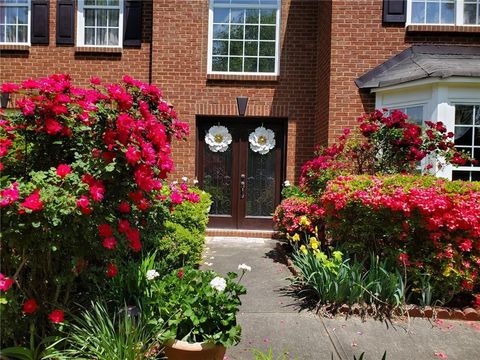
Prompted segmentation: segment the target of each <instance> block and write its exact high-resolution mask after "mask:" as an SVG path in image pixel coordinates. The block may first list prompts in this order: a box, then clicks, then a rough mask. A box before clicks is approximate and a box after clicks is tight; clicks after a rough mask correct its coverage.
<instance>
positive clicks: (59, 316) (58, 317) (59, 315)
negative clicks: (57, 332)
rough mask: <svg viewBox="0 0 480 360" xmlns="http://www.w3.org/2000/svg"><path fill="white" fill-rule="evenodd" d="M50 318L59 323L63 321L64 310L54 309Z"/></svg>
mask: <svg viewBox="0 0 480 360" xmlns="http://www.w3.org/2000/svg"><path fill="white" fill-rule="evenodd" d="M48 318H49V319H50V321H51V322H52V323H54V324H58V323H61V322H63V318H64V312H63V310H58V309H56V310H53V311H52V312H51V313H50V314H49V315H48Z"/></svg>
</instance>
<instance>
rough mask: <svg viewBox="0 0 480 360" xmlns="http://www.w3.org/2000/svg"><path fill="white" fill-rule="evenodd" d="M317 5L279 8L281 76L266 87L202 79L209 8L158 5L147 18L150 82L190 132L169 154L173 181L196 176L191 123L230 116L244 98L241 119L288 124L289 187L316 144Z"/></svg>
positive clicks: (304, 1)
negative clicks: (200, 118) (205, 117)
mask: <svg viewBox="0 0 480 360" xmlns="http://www.w3.org/2000/svg"><path fill="white" fill-rule="evenodd" d="M317 6H318V2H317V1H309V0H293V1H290V0H284V1H283V2H282V31H281V58H280V76H279V77H278V79H273V81H271V80H272V79H270V81H255V80H252V79H251V78H250V79H244V80H238V79H237V80H233V79H229V80H219V79H218V77H217V79H215V80H213V79H208V78H207V47H208V1H207V0H176V1H171V0H158V1H155V2H154V9H153V18H154V19H158V18H161V19H162V21H158V22H157V21H156V22H154V29H153V81H154V83H157V84H161V86H162V87H163V90H164V94H165V95H166V97H167V98H168V99H169V100H171V101H172V102H173V105H174V106H175V109H176V110H177V112H178V114H179V115H180V117H181V118H182V119H183V120H185V121H187V122H188V123H189V124H190V126H191V130H192V131H191V135H190V138H189V141H188V143H186V144H181V145H177V146H175V148H174V154H175V160H176V164H177V169H178V171H177V174H178V176H182V175H186V176H192V175H193V174H194V173H195V162H194V161H193V159H194V157H195V136H196V134H195V119H196V115H210V114H212V115H213V114H215V115H236V114H237V110H236V97H237V96H248V97H249V103H248V109H247V116H263V115H272V116H280V117H288V119H289V125H288V144H287V151H288V155H287V178H288V179H293V178H294V174H298V170H299V167H300V166H301V164H302V163H303V162H304V161H305V160H307V159H308V158H309V157H310V156H311V154H312V149H313V144H314V131H313V129H314V121H315V102H316V98H315V94H316V82H315V73H316V66H317V65H316V56H317V53H316V26H317Z"/></svg>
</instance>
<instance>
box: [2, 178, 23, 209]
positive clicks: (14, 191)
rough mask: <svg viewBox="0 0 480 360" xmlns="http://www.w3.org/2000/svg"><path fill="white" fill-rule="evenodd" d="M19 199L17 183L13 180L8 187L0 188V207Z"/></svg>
mask: <svg viewBox="0 0 480 360" xmlns="http://www.w3.org/2000/svg"><path fill="white" fill-rule="evenodd" d="M18 199H19V192H18V183H17V182H14V183H13V184H12V185H11V186H10V188H6V189H3V190H0V207H5V206H8V205H11V204H13V203H14V202H15V201H17V200H18Z"/></svg>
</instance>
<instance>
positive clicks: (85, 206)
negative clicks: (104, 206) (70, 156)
mask: <svg viewBox="0 0 480 360" xmlns="http://www.w3.org/2000/svg"><path fill="white" fill-rule="evenodd" d="M89 206H90V200H89V199H88V197H86V196H85V195H82V196H80V198H79V199H78V200H77V207H78V208H79V209H80V211H81V212H82V214H84V215H89V214H91V213H92V211H93V210H92V209H91V208H89Z"/></svg>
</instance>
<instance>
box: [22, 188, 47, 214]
mask: <svg viewBox="0 0 480 360" xmlns="http://www.w3.org/2000/svg"><path fill="white" fill-rule="evenodd" d="M20 206H22V207H24V208H25V209H29V210H32V211H39V210H42V208H43V203H42V202H41V200H40V190H38V189H37V190H35V191H34V192H33V193H32V194H31V195H30V196H28V197H27V198H26V199H25V201H24V202H22V203H21V204H20Z"/></svg>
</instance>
